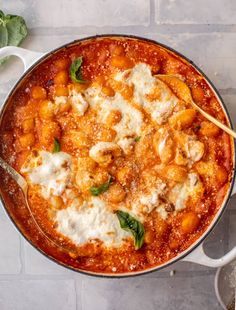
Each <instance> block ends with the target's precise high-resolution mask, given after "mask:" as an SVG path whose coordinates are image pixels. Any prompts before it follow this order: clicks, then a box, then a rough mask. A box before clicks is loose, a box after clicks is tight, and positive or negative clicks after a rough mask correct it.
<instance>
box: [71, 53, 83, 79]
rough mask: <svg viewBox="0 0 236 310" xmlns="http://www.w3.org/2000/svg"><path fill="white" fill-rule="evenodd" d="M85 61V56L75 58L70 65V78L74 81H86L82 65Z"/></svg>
mask: <svg viewBox="0 0 236 310" xmlns="http://www.w3.org/2000/svg"><path fill="white" fill-rule="evenodd" d="M82 62H83V57H79V58H77V59H75V60H74V61H73V62H72V64H71V66H70V78H71V79H72V81H74V82H77V83H85V82H86V81H85V80H84V79H83V77H82V73H81V65H82Z"/></svg>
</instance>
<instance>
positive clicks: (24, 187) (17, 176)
mask: <svg viewBox="0 0 236 310" xmlns="http://www.w3.org/2000/svg"><path fill="white" fill-rule="evenodd" d="M0 167H2V168H3V169H4V170H5V171H6V172H7V173H8V174H9V175H10V176H11V177H12V178H13V179H14V180H15V181H16V183H17V184H18V185H19V186H20V188H21V190H22V192H23V194H24V198H25V202H26V207H27V209H28V211H29V213H30V216H31V217H32V219H33V221H34V224H35V226H36V227H37V229H38V230H39V231H40V233H41V234H42V235H43V236H44V237H45V238H46V239H47V240H49V241H50V242H52V243H53V244H54V245H55V246H56V247H59V248H60V249H61V250H64V251H66V252H73V250H69V249H67V248H65V247H64V246H61V245H60V244H58V243H57V242H55V241H54V240H52V239H51V238H50V237H49V236H48V235H47V234H46V233H45V232H44V231H43V230H42V228H41V227H40V225H39V224H38V222H37V220H36V218H35V216H34V214H33V212H32V210H31V208H30V205H29V202H28V184H27V182H26V180H25V179H24V178H23V177H22V175H20V174H19V173H18V172H17V171H16V170H15V169H14V168H12V167H11V166H10V165H9V164H8V163H6V161H5V160H3V159H2V158H1V157H0Z"/></svg>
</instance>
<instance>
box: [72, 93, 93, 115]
mask: <svg viewBox="0 0 236 310" xmlns="http://www.w3.org/2000/svg"><path fill="white" fill-rule="evenodd" d="M70 101H71V105H72V108H73V110H74V111H75V112H76V113H77V114H78V115H79V116H82V115H84V113H85V112H86V110H87V109H88V106H89V104H88V102H87V100H86V99H85V98H84V97H83V95H82V94H81V93H78V92H76V91H75V90H74V89H72V90H71V91H70Z"/></svg>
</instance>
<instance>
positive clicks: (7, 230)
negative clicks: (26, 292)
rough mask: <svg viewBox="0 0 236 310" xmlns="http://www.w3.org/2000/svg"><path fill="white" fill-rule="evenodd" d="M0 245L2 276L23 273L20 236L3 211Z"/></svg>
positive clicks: (0, 226) (1, 213) (0, 220)
mask: <svg viewBox="0 0 236 310" xmlns="http://www.w3.org/2000/svg"><path fill="white" fill-rule="evenodd" d="M0 244H1V247H0V274H18V273H19V272H20V271H21V261H20V236H19V234H18V232H17V231H16V229H15V228H14V227H13V225H12V223H11V222H10V221H9V219H8V218H7V216H6V215H5V214H4V212H2V211H1V212H0ZM0 309H1V308H0Z"/></svg>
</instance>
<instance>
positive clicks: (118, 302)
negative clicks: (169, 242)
mask: <svg viewBox="0 0 236 310" xmlns="http://www.w3.org/2000/svg"><path fill="white" fill-rule="evenodd" d="M82 302H83V305H84V308H85V309H88V310H119V309H123V310H136V309H145V310H156V309H158V310H189V309H192V310H200V309H201V310H208V309H209V310H213V309H214V310H218V309H221V308H220V307H219V305H218V303H217V301H216V299H215V298H214V290H213V276H209V275H206V276H195V277H194V278H186V277H181V275H180V276H179V277H177V276H173V277H169V278H166V279H162V278H155V279H150V278H131V279H121V280H107V279H100V280H93V279H87V280H84V282H83V290H82Z"/></svg>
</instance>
